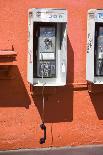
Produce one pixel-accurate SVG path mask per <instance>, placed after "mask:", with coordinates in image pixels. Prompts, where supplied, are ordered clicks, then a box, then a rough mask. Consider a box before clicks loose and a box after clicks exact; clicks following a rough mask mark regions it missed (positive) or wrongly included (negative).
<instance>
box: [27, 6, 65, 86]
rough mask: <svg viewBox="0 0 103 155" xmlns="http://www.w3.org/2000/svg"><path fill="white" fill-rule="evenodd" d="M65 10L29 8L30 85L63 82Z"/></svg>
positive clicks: (59, 83) (57, 84)
mask: <svg viewBox="0 0 103 155" xmlns="http://www.w3.org/2000/svg"><path fill="white" fill-rule="evenodd" d="M66 29H67V11H66V10H65V9H54V8H53V9H51V8H45V9H44V8H43V9H37V8H33V9H29V11H28V82H29V83H30V84H32V85H33V86H43V85H45V86H63V85H66V72H67V31H66Z"/></svg>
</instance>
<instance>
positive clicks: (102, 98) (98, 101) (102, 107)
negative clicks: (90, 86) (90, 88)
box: [89, 92, 103, 120]
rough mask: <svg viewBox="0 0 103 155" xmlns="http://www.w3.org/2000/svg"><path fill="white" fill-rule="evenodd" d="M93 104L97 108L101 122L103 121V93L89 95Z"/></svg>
mask: <svg viewBox="0 0 103 155" xmlns="http://www.w3.org/2000/svg"><path fill="white" fill-rule="evenodd" d="M89 95H90V98H91V101H92V104H93V106H94V108H95V111H96V114H97V116H98V119H99V120H103V92H102V93H97V94H93V93H89Z"/></svg>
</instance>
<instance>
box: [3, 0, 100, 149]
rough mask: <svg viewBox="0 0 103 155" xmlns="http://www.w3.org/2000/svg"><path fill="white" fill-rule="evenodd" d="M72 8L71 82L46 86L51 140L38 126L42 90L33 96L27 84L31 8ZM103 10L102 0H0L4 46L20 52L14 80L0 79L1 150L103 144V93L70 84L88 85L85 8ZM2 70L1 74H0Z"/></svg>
mask: <svg viewBox="0 0 103 155" xmlns="http://www.w3.org/2000/svg"><path fill="white" fill-rule="evenodd" d="M33 7H34V8H53V7H54V8H66V9H67V10H68V14H69V16H68V74H67V86H66V87H60V88H57V87H56V88H46V90H45V122H46V126H47V140H46V143H45V144H43V145H40V144H39V139H40V138H41V137H42V135H43V132H42V131H41V129H40V127H39V124H40V123H41V116H42V98H41V92H40V91H41V89H40V90H38V88H35V89H34V96H31V93H30V85H29V84H28V82H27V50H28V49H27V34H28V27H27V18H28V17H27V12H28V9H29V8H33ZM90 8H103V1H102V0H93V1H91V0H51V1H49V0H6V1H4V0H0V50H5V49H11V48H12V46H13V47H14V50H15V51H16V52H17V61H16V62H15V66H14V67H13V68H12V69H11V72H12V74H13V78H12V79H11V80H10V79H8V80H6V79H5V80H3V79H1V80H0V149H3V150H4V149H16V148H38V147H49V146H67V145H82V144H101V143H103V94H102V93H100V94H95V95H91V94H89V93H88V91H87V90H85V89H77V90H74V89H71V88H69V83H86V80H85V79H86V78H85V77H86V67H85V66H86V20H87V10H88V9H90ZM0 74H1V73H0Z"/></svg>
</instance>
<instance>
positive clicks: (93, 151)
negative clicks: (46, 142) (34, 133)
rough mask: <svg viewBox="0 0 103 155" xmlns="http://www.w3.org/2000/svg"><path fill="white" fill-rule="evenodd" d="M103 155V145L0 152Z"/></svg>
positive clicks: (6, 154) (5, 154)
mask: <svg viewBox="0 0 103 155" xmlns="http://www.w3.org/2000/svg"><path fill="white" fill-rule="evenodd" d="M14 154H15V155H103V145H83V146H76V147H55V148H54V147H52V148H43V149H39V148H38V149H21V150H20V149H19V150H9V151H0V155H14Z"/></svg>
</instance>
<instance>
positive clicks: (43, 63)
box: [37, 26, 56, 78]
mask: <svg viewBox="0 0 103 155" xmlns="http://www.w3.org/2000/svg"><path fill="white" fill-rule="evenodd" d="M55 43H56V27H54V26H51V27H48V26H42V27H39V36H38V52H37V62H38V63H37V77H46V78H52V77H56V45H55Z"/></svg>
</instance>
